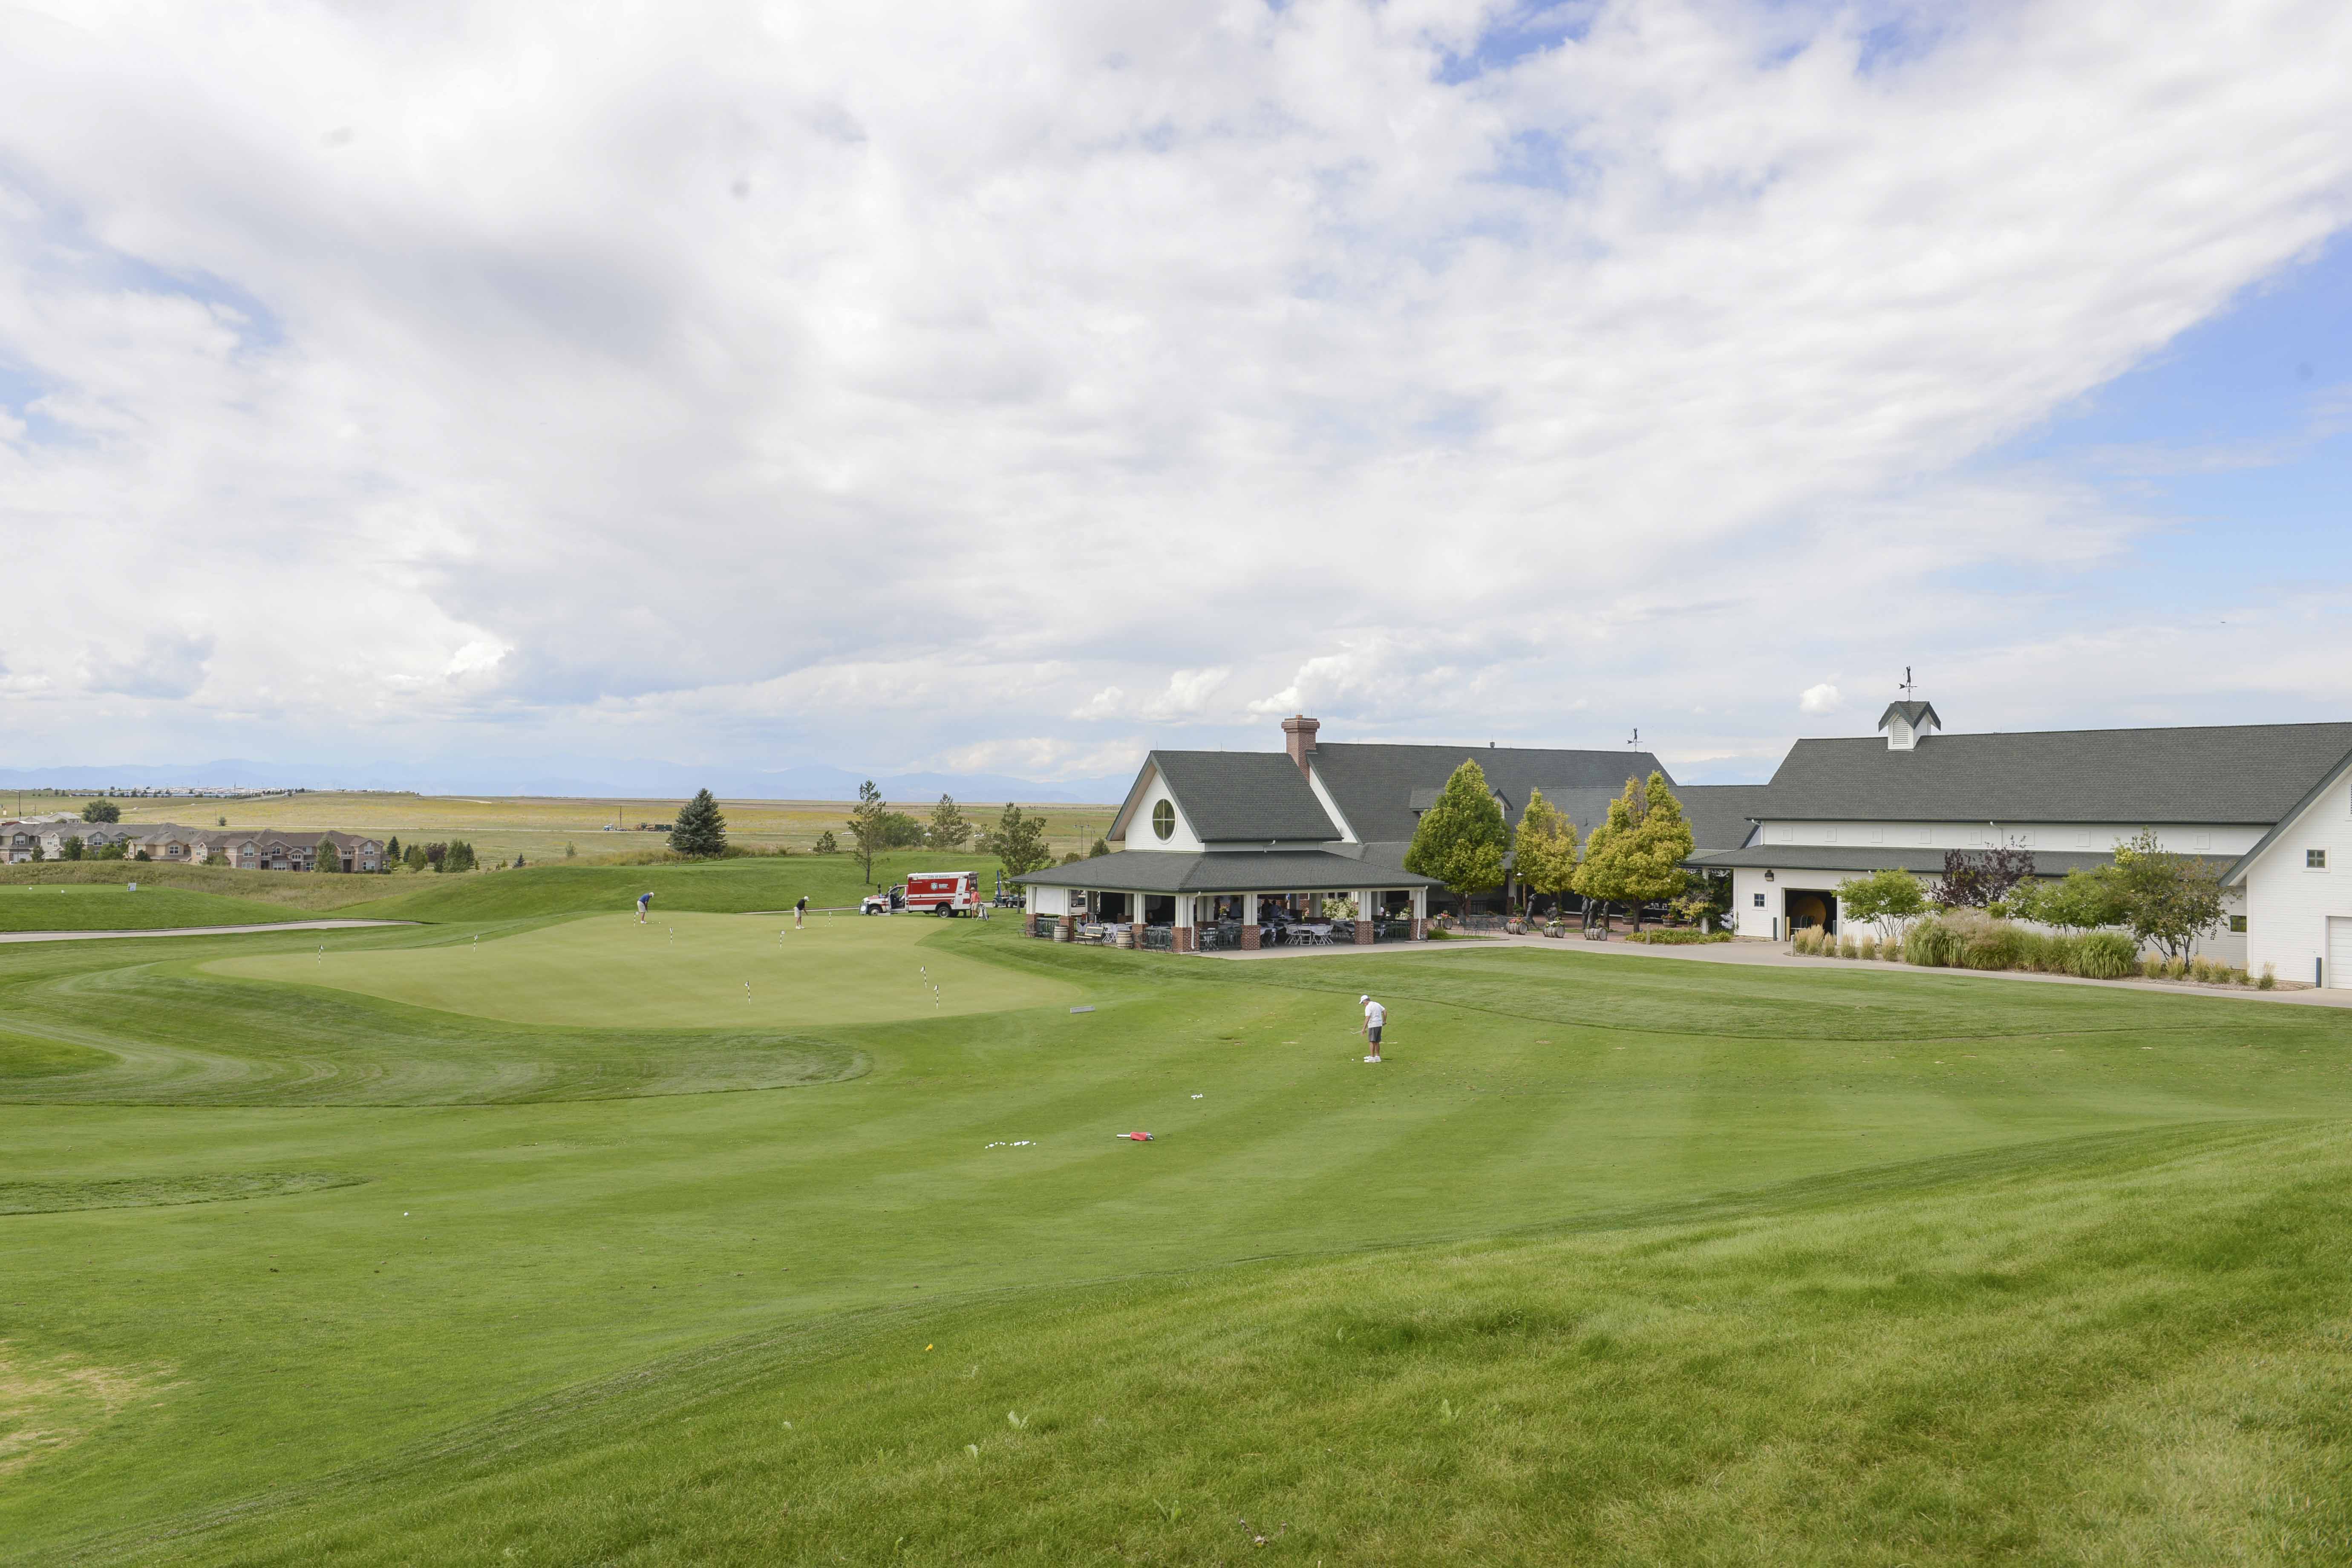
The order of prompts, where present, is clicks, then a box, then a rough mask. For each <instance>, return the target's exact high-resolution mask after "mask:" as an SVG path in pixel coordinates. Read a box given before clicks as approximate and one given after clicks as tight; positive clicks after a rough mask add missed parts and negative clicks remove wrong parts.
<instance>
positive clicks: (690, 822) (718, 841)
mask: <svg viewBox="0 0 2352 1568" xmlns="http://www.w3.org/2000/svg"><path fill="white" fill-rule="evenodd" d="M669 847H671V848H672V849H675V850H677V852H678V853H679V854H681V855H706V856H707V855H723V854H725V853H726V852H727V819H726V818H725V817H723V816H719V802H718V801H717V800H715V799H713V798H712V797H711V794H710V792H709V790H707V789H705V790H697V791H695V794H694V798H693V799H692V800H689V801H688V802H687V803H686V804H685V805H682V806H680V807H678V810H677V825H676V826H673V827H672V828H671V829H670V830H669Z"/></svg>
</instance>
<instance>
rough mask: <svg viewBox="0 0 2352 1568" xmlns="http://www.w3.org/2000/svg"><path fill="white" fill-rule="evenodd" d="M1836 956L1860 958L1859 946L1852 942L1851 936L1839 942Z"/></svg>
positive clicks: (1860, 949)
mask: <svg viewBox="0 0 2352 1568" xmlns="http://www.w3.org/2000/svg"><path fill="white" fill-rule="evenodd" d="M1838 956H1839V957H1840V958H1860V957H1861V956H1862V948H1861V945H1860V944H1859V943H1857V942H1855V941H1854V940H1853V936H1852V935H1851V934H1848V935H1846V936H1844V937H1843V938H1841V939H1840V940H1839V942H1838Z"/></svg>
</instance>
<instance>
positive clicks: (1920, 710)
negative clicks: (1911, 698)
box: [1878, 702, 1944, 752]
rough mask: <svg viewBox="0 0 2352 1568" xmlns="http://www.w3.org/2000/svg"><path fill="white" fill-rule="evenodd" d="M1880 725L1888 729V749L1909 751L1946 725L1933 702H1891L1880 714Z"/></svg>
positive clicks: (1885, 729)
mask: <svg viewBox="0 0 2352 1568" xmlns="http://www.w3.org/2000/svg"><path fill="white" fill-rule="evenodd" d="M1878 727H1879V728H1880V729H1882V730H1884V731H1886V749H1887V750H1888V751H1890V752H1908V751H1911V750H1913V749H1914V748H1916V746H1917V745H1918V744H1919V742H1921V741H1922V740H1924V739H1926V738H1927V735H1928V734H1930V733H1931V732H1933V731H1937V730H1940V729H1942V728H1943V727H1944V721H1943V719H1942V718H1941V717H1939V716H1938V715H1937V712H1936V705H1935V704H1934V703H1932V702H1890V703H1888V704H1887V705H1886V711H1885V712H1884V713H1881V714H1880V715H1879V716H1878Z"/></svg>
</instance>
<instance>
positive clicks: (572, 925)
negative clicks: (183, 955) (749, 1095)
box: [207, 914, 1080, 1029]
mask: <svg viewBox="0 0 2352 1568" xmlns="http://www.w3.org/2000/svg"><path fill="white" fill-rule="evenodd" d="M937 924H938V921H937V920H936V918H935V917H934V918H932V919H929V920H926V919H923V918H920V917H916V918H908V917H904V916H901V917H896V918H891V919H887V920H885V919H864V918H852V919H846V920H830V921H826V920H820V921H814V922H811V923H810V924H809V925H808V926H807V927H806V928H805V929H803V930H800V931H794V930H793V929H792V921H791V920H790V918H789V917H786V916H768V917H760V916H752V915H706V914H667V915H663V916H661V917H660V918H658V919H656V920H652V921H648V922H647V923H645V924H642V925H641V924H639V923H638V921H637V918H636V917H635V915H598V916H591V917H589V918H586V919H583V920H575V921H561V922H558V923H556V924H553V925H545V926H541V927H539V928H538V929H536V930H532V931H521V932H517V933H513V934H503V935H500V936H499V937H498V938H496V939H495V940H492V941H490V942H467V943H465V944H462V945H456V944H450V943H446V942H443V943H436V944H435V945H432V946H411V947H403V948H394V949H375V950H352V949H344V948H338V949H337V950H336V952H335V953H334V954H333V956H332V957H331V958H330V957H327V956H326V955H325V953H324V949H323V946H322V947H321V949H320V952H319V953H318V954H316V955H313V956H310V957H305V956H303V955H301V954H299V953H281V954H277V955H272V956H265V957H254V958H231V959H225V960H222V961H219V962H217V963H212V964H210V965H208V966H207V968H208V969H209V970H210V971H211V972H212V973H217V974H236V975H243V976H247V977H248V978H251V979H256V980H282V981H292V982H295V983H297V984H308V985H328V986H332V987H335V988H336V989H338V990H344V991H357V992H362V993H363V994H367V995H370V996H381V997H383V999H385V1000H386V1001H391V1002H404V1003H409V1004H413V1005H416V1006H419V1007H430V1008H436V1009H438V1010H441V1011H445V1012H451V1013H470V1014H474V1015H476V1016H480V1017H486V1018H504V1019H507V1020H509V1021H511V1022H514V1023H545V1024H558V1025H578V1026H598V1027H606V1028H652V1029H678V1028H718V1027H724V1028H743V1027H753V1028H760V1027H772V1028H778V1029H808V1028H817V1027H822V1026H826V1025H833V1024H870V1023H880V1022H883V1021H885V1020H887V1019H893V1018H915V1017H928V1016H942V1017H957V1016H962V1015H965V1014H968V1013H1002V1012H1008V1011H1010V1010H1012V1009H1013V1008H1017V1007H1035V1006H1044V1005H1049V1004H1052V1003H1055V1002H1061V1003H1068V1002H1071V1001H1075V1000H1076V999H1077V998H1078V996H1079V995H1080V992H1079V990H1078V988H1077V987H1076V986H1075V985H1071V984H1067V983H1066V982H1058V981H1055V980H1051V979H1047V978H1045V976H1043V975H1039V974H1036V973H1029V972H1024V971H1022V970H1018V969H1013V968H1008V967H1006V966H1004V965H1002V964H992V963H980V962H977V961H975V960H973V959H970V958H966V957H964V956H962V955H961V954H960V953H958V952H955V951H953V950H952V949H951V948H939V947H921V946H919V944H920V943H921V942H922V939H923V938H924V937H925V936H927V935H929V933H930V931H931V929H932V928H933V927H935V926H936V925H937Z"/></svg>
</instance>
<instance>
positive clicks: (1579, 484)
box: [0, 0, 2352, 781]
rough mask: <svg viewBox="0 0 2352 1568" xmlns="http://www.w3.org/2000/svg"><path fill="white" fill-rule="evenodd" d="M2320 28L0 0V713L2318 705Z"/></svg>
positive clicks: (2351, 166) (31, 716)
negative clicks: (1, 551)
mask: <svg viewBox="0 0 2352 1568" xmlns="http://www.w3.org/2000/svg"><path fill="white" fill-rule="evenodd" d="M2347 58H2352V7H2347V6H2345V5H2342V4H2341V3H2340V0H2321V3H2313V4H2303V3H2295V0H2277V3H2271V0H2239V3H2235V4H2214V3H2212V0H2197V3H2194V4H2188V5H2178V6H2167V5H2163V4H2160V3H2151V0H2129V3H2126V4H2116V5H2104V4H2100V3H2098V0H2063V3H2059V4H2052V5H2038V4H1987V5H1979V6H1975V7H1964V6H1958V5H1951V4H1948V3H1945V0H1934V3H1928V4H1921V5H1903V4H1894V5H1867V4H1863V5H1807V4H1801V3H1800V4H1772V5H1739V4H1734V3H1729V0H1726V3H1720V4H1715V3H1696V4H1694V3H1683V0H1655V3H1649V0H1638V3H1629V4H1612V3H1601V4H1570V5H1512V4H1484V3H1479V0H1391V3H1389V4H1364V3H1360V0H1289V3H1287V4H1267V3H1265V0H1225V3H1223V4H1220V3H1218V0H1206V3H1201V4H1175V3H1165V0H1155V3H1150V4H1141V3H1138V4H1119V3H1118V0H1072V3H1069V4H1056V3H1055V0H1029V3H1025V4H1024V3H1007V4H992V3H990V0H959V3H957V4H954V5H937V6H930V5H923V4H919V3H910V4H907V5H894V6H882V5H871V4H859V5H849V4H845V5H830V6H828V5H815V4H809V5H785V4H769V5H751V4H745V5H694V4H690V3H685V0H664V3H662V4H593V3H587V0H568V3H566V4H563V5H539V6H514V5H494V4H482V5H458V4H446V3H435V0H417V3H413V4H402V3H398V0H394V3H389V4H366V5H362V4H355V3H345V4H303V3H301V0H273V3H270V4H266V5H265V4H251V5H229V4H218V5H213V4H203V3H200V0H170V3H157V4H129V3H110V0H78V3H73V4H56V3H49V0H32V3H29V4H28V3H26V0H0V527H5V537H6V542H7V544H8V546H9V552H8V553H9V565H10V568H11V569H10V572H9V574H8V575H9V585H8V591H7V595H6V604H7V613H6V614H5V616H0V734H5V737H6V742H5V747H0V752H5V761H6V762H7V763H9V764H11V765H17V766H23V765H30V764H39V763H98V762H134V761H153V762H165V761H176V760H191V761H193V760H195V759H201V758H209V757H215V756H226V755H238V756H246V757H260V758H303V759H318V760H323V761H326V762H328V763H339V762H352V763H356V762H360V761H367V762H377V761H382V760H384V759H398V758H403V757H418V758H423V757H440V758H448V757H453V756H454V757H480V758H484V759H498V758H605V759H612V758H620V759H628V758H666V759H672V760H677V761H683V762H690V763H701V762H710V763H730V764H736V765H750V766H757V767H774V768H782V767H788V766H792V765H794V764H803V763H836V764H841V765H845V766H850V767H856V768H870V769H875V770H878V771H886V772H887V771H904V770H915V769H930V770H938V771H959V770H961V771H988V772H994V773H1014V774H1020V775H1023V776H1026V777H1031V778H1035V779H1039V780H1044V781H1053V780H1063V779H1071V778H1079V777H1092V776H1098V775H1103V774H1110V773H1119V772H1121V771H1123V770H1125V769H1126V768H1128V767H1129V765H1131V763H1133V762H1134V760H1135V759H1136V758H1137V757H1138V756H1139V754H1140V752H1142V751H1143V750H1144V749H1145V748H1147V747H1149V746H1152V745H1217V744H1225V745H1253V746H1272V745H1274V744H1275V743H1276V742H1277V740H1278V737H1277V736H1276V732H1275V730H1274V724H1275V720H1276V716H1278V715H1280V714H1282V713H1286V712H1289V711H1291V710H1297V709H1304V710H1307V711H1308V712H1311V713H1314V714H1316V715H1317V716H1318V717H1320V718H1321V719H1322V720H1323V721H1325V724H1326V729H1325V734H1326V735H1327V736H1329V737H1332V738H1339V739H1349V738H1354V739H1372V738H1394V739H1414V740H1450V741H1465V742H1483V741H1486V740H1488V739H1495V740H1499V741H1502V742H1514V741H1520V742H1535V743H1546V744H1559V745H1579V744H1591V745H1614V744H1619V743H1622V742H1623V741H1624V740H1625V739H1626V738H1627V736H1628V735H1629V734H1630V732H1631V731H1632V729H1633V727H1634V726H1636V725H1638V726H1639V727H1640V730H1641V733H1642V737H1643V742H1645V743H1646V744H1648V745H1651V746H1652V747H1654V749H1655V750H1657V751H1658V752H1660V754H1661V755H1662V756H1664V757H1665V758H1666V759H1667V760H1668V761H1669V763H1672V764H1673V765H1674V767H1675V771H1676V773H1678V775H1680V776H1683V777H1685V778H1691V779H1739V778H1748V777H1762V776H1764V775H1765V774H1766V773H1769V770H1770V767H1771V764H1772V763H1773V762H1774V761H1775V760H1777V758H1778V756H1779V754H1780V751H1781V750H1782V749H1783V748H1784V747H1785V745H1786V743H1787V742H1788V741H1789V740H1790V738H1791V737H1793V736H1795V735H1798V734H1825V733H1826V734H1834V733H1862V732H1867V731H1869V729H1870V727H1871V725H1872V723H1873V722H1874V720H1875V718H1876V716H1877V713H1878V710H1879V709H1880V707H1881V706H1883V704H1884V703H1885V700H1887V699H1888V698H1889V697H1891V696H1893V695H1894V694H1895V693H1894V687H1895V682H1896V681H1897V680H1898V679H1900V678H1901V673H1902V669H1903V667H1904V666H1905V665H1906V664H1908V665H1911V666H1913V667H1915V668H1916V670H1917V672H1918V678H1919V680H1920V682H1921V685H1922V688H1923V689H1924V691H1925V692H1926V694H1927V695H1928V696H1931V697H1933V698H1934V699H1935V700H1936V701H1937V706H1938V708H1939V710H1941V711H1942V713H1943V714H1944V715H1945V716H1946V719H1947V721H1948V724H1949V726H1950V727H1951V728H1952V729H1955V730H1984V729H2021V728H2037V727H2049V726H2055V725H2071V724H2102V723H2107V724H2113V723H2142V722H2147V723H2169V722H2200V721H2206V722H2231V721H2251V720H2300V719H2320V718H2325V719H2339V720H2340V719H2344V718H2347V717H2352V633H2347V626H2352V619H2348V618H2347V610H2352V602H2347V601H2352V586H2348V585H2352V529H2347V526H2346V518H2345V497H2346V495H2347V485H2346V481H2347V478H2352V352H2347V351H2352V244H2346V243H2338V242H2337V239H2336V237H2337V236H2338V235H2339V233H2340V231H2341V230H2342V229H2343V228H2344V226H2346V224H2347V220H2352V135H2347V132H2346V122H2345V119H2344V107H2343V97H2342V86H2343V82H2342V62H2343V61H2344V60H2346V59H2347Z"/></svg>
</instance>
